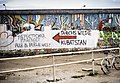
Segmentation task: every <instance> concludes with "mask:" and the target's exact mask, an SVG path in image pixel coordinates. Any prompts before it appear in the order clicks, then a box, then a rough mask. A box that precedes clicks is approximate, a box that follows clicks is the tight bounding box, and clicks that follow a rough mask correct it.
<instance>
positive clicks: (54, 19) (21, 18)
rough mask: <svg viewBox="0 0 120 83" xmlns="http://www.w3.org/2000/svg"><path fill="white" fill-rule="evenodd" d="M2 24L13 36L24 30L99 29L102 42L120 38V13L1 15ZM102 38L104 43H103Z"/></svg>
mask: <svg viewBox="0 0 120 83" xmlns="http://www.w3.org/2000/svg"><path fill="white" fill-rule="evenodd" d="M0 24H5V25H6V26H7V28H4V29H1V30H3V31H4V30H7V31H8V30H9V31H11V32H12V35H13V36H16V35H18V34H20V33H23V32H24V31H29V30H36V31H44V30H47V28H45V26H51V28H50V29H51V30H83V29H84V30H99V31H100V42H99V43H98V44H99V45H100V44H103V45H105V44H108V43H109V42H110V41H111V38H113V39H115V42H119V39H120V14H73V15H72V14H71V15H70V14H69V15H64V14H63V15H1V16H0ZM101 40H102V41H103V40H104V41H103V43H101Z"/></svg>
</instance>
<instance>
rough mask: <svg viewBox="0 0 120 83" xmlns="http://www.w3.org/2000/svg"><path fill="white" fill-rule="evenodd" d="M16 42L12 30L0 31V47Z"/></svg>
mask: <svg viewBox="0 0 120 83" xmlns="http://www.w3.org/2000/svg"><path fill="white" fill-rule="evenodd" d="M13 42H14V37H13V36H12V34H11V32H10V31H9V32H8V31H7V32H1V33H0V47H7V46H9V45H11V44H12V43H13Z"/></svg>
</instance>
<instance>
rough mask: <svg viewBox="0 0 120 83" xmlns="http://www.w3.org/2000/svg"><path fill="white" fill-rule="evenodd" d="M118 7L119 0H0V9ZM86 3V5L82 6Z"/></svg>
mask: <svg viewBox="0 0 120 83" xmlns="http://www.w3.org/2000/svg"><path fill="white" fill-rule="evenodd" d="M3 4H5V6H6V9H7V10H12V9H82V8H86V9H87V8H120V0H0V10H4V9H5V6H3ZM83 5H86V7H83Z"/></svg>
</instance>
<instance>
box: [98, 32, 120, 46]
mask: <svg viewBox="0 0 120 83" xmlns="http://www.w3.org/2000/svg"><path fill="white" fill-rule="evenodd" d="M100 38H103V39H104V44H105V45H106V44H109V43H110V40H111V39H114V42H115V43H120V33H115V32H106V31H100Z"/></svg>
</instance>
